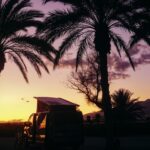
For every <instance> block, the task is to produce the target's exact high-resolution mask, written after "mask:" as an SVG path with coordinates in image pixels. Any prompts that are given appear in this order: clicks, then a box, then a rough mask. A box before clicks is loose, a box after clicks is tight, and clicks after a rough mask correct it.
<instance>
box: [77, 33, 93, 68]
mask: <svg viewBox="0 0 150 150" xmlns="http://www.w3.org/2000/svg"><path fill="white" fill-rule="evenodd" d="M89 36H90V35H89ZM87 47H88V42H87V36H86V37H85V38H83V39H82V40H81V41H80V45H79V48H78V51H77V56H76V70H77V69H78V65H79V64H80V62H81V59H82V56H83V54H84V52H85V51H86V49H87Z"/></svg>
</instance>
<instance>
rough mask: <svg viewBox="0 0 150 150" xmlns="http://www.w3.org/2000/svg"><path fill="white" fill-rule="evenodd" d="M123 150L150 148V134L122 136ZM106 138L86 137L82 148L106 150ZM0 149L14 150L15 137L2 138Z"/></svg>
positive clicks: (149, 149)
mask: <svg viewBox="0 0 150 150" xmlns="http://www.w3.org/2000/svg"><path fill="white" fill-rule="evenodd" d="M119 139H120V142H121V150H150V136H145V137H144V136H143V137H120V138H119ZM104 145H105V140H104V138H99V137H86V138H85V143H84V145H83V146H82V147H81V149H80V150H104ZM0 150H14V138H6V137H5V138H0Z"/></svg>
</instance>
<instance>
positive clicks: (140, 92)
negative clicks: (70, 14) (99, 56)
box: [0, 0, 150, 121]
mask: <svg viewBox="0 0 150 150" xmlns="http://www.w3.org/2000/svg"><path fill="white" fill-rule="evenodd" d="M35 1H36V3H35V4H34V7H35V8H38V9H41V10H43V11H45V12H47V11H48V9H50V10H54V9H57V8H58V9H61V8H63V5H62V4H59V3H56V4H54V3H49V4H47V5H46V6H41V2H40V1H41V0H34V2H35ZM139 49H140V50H141V51H143V52H141V53H140V54H138V58H139V59H140V60H142V62H141V61H138V62H137V61H136V63H135V64H136V66H137V67H136V70H135V71H133V70H132V69H131V68H129V67H127V69H125V71H126V72H125V73H127V74H128V75H129V77H128V78H126V79H119V80H113V81H112V82H111V84H110V92H111V93H112V92H113V91H114V90H117V89H119V88H126V89H129V90H131V91H132V92H133V93H134V96H135V97H140V100H145V99H147V98H150V57H149V56H150V53H148V51H149V50H150V48H149V47H146V48H142V47H140V48H139ZM144 54H146V56H147V57H144V56H145V55H144ZM134 56H135V55H134ZM143 59H144V61H143ZM120 60H121V59H120ZM135 60H136V59H135ZM48 65H49V64H48ZM28 66H29V69H28V70H29V71H28V77H29V84H27V83H26V82H25V81H24V79H23V77H22V75H21V73H20V71H19V70H18V68H17V67H16V66H15V64H13V63H12V62H11V61H9V60H8V61H7V64H6V66H5V70H4V71H3V72H2V73H1V74H0V121H6V120H13V119H23V120H26V119H27V118H28V117H29V115H30V114H31V113H32V112H35V109H36V100H35V99H34V98H33V97H35V96H36V97H38V96H48V97H61V98H64V99H67V100H70V101H72V102H74V103H77V104H79V105H80V110H82V112H83V113H87V112H92V111H97V110H98V108H96V107H95V106H93V105H88V104H87V103H86V101H85V99H84V96H83V95H81V94H79V93H77V92H76V91H74V90H71V89H69V88H67V86H66V82H67V78H68V76H69V75H70V72H71V68H70V67H65V66H64V67H61V68H58V69H56V70H53V69H52V66H51V65H49V69H50V74H46V73H45V72H44V71H43V75H42V77H41V78H39V77H38V76H37V75H36V73H35V72H34V70H33V69H32V67H31V66H30V65H28ZM120 67H122V66H120Z"/></svg>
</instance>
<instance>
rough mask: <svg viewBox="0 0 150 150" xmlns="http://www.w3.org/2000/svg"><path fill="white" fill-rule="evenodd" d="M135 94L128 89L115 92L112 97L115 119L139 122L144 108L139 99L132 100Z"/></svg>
mask: <svg viewBox="0 0 150 150" xmlns="http://www.w3.org/2000/svg"><path fill="white" fill-rule="evenodd" d="M132 95H133V93H131V92H130V91H129V90H126V89H119V90H118V91H115V92H114V93H113V94H112V95H111V97H112V104H113V106H114V108H113V114H114V119H115V120H116V121H126V120H137V119H140V118H142V116H143V115H142V114H143V112H142V107H141V106H140V105H139V104H138V103H137V102H138V98H132Z"/></svg>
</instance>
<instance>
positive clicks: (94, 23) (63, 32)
mask: <svg viewBox="0 0 150 150" xmlns="http://www.w3.org/2000/svg"><path fill="white" fill-rule="evenodd" d="M48 1H55V2H56V1H58V2H63V3H65V4H69V6H71V8H70V7H69V8H68V9H67V10H66V9H65V10H56V11H54V12H51V13H49V16H48V17H47V18H46V19H45V21H44V25H43V26H41V27H40V28H39V31H40V32H41V34H42V37H43V38H44V39H46V40H47V41H48V42H49V43H50V44H52V43H53V42H54V41H55V40H56V39H59V38H60V37H64V40H63V42H62V43H61V46H60V47H59V50H58V53H57V56H56V61H55V66H56V65H57V64H58V63H59V60H60V59H61V58H62V57H63V56H64V54H65V52H66V51H67V50H69V49H71V47H72V46H73V44H74V43H77V42H78V45H77V46H78V48H77V57H76V60H77V61H76V62H77V66H78V64H79V63H80V61H81V58H82V56H83V55H84V52H85V51H86V50H87V49H88V48H91V49H93V50H94V51H95V52H96V53H97V55H98V56H99V60H100V72H101V87H102V101H103V106H104V114H105V123H106V128H107V131H108V133H107V134H108V141H109V142H110V141H111V140H112V136H110V135H112V116H111V115H112V113H111V111H112V106H111V98H110V94H109V83H108V69H107V55H108V54H109V53H110V51H111V42H113V44H114V45H115V47H116V49H117V51H118V53H119V54H120V51H121V50H124V52H125V53H126V55H127V57H128V58H129V61H130V63H131V65H132V67H133V68H134V65H133V62H132V60H131V58H130V55H129V51H128V47H127V44H126V42H125V41H124V39H123V37H122V36H121V35H119V34H118V32H116V31H117V29H119V30H122V29H123V30H124V31H127V32H128V33H129V34H130V35H134V34H135V35H136V31H137V28H138V29H140V28H142V22H143V20H148V19H149V16H148V8H146V7H145V5H141V3H139V1H140V0H127V1H124V0H44V2H48ZM141 14H142V15H141ZM134 16H136V19H134ZM107 146H108V149H111V148H110V147H111V146H112V145H111V144H109V143H107Z"/></svg>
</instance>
